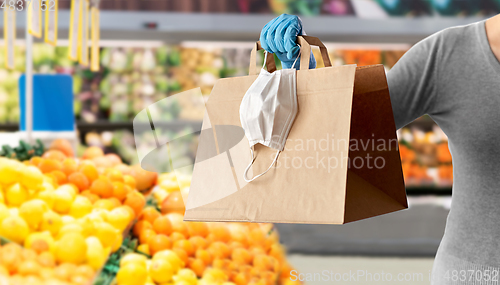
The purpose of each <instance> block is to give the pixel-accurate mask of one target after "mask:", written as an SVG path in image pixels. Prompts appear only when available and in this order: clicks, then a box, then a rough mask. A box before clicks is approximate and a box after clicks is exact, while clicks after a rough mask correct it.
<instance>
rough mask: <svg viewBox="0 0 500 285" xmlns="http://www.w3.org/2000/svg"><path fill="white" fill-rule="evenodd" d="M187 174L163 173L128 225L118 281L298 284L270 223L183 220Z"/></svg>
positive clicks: (122, 284) (150, 284)
mask: <svg viewBox="0 0 500 285" xmlns="http://www.w3.org/2000/svg"><path fill="white" fill-rule="evenodd" d="M189 185H190V176H186V175H175V174H173V173H169V174H162V175H160V176H159V177H158V184H157V185H156V186H155V187H154V188H153V189H152V191H151V196H152V197H151V199H152V201H153V202H152V203H151V204H152V205H150V206H147V207H145V208H144V209H143V210H142V211H141V213H140V214H139V218H138V221H137V223H136V224H135V225H134V227H133V229H132V236H133V237H135V238H136V239H137V240H138V247H137V249H136V251H137V253H129V254H127V255H125V256H124V257H123V258H122V259H121V261H120V269H119V270H118V272H117V275H116V282H117V284H118V285H129V284H130V285H132V284H134V285H142V284H148V285H153V284H186V285H188V284H207V285H208V284H227V285H230V284H237V285H240V284H241V285H242V284H263V285H264V284H296V283H300V282H293V281H291V280H290V276H289V274H290V271H291V270H292V269H291V266H290V264H289V263H288V262H287V261H286V259H285V249H284V247H283V246H282V245H281V244H280V243H279V236H278V233H277V231H276V230H275V229H274V227H273V225H272V224H253V223H201V222H184V221H183V213H184V210H185V209H184V202H183V201H184V200H185V199H186V197H187V195H188V191H189Z"/></svg>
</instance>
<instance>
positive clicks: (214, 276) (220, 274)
mask: <svg viewBox="0 0 500 285" xmlns="http://www.w3.org/2000/svg"><path fill="white" fill-rule="evenodd" d="M203 279H205V280H206V281H208V282H216V283H217V284H218V283H223V282H224V281H226V280H227V275H226V273H224V271H222V270H221V269H218V268H207V269H206V270H205V271H204V272H203Z"/></svg>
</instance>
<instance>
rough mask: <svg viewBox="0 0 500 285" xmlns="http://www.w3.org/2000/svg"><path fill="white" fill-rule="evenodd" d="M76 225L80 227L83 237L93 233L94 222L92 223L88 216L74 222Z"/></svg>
mask: <svg viewBox="0 0 500 285" xmlns="http://www.w3.org/2000/svg"><path fill="white" fill-rule="evenodd" d="M76 223H77V224H79V225H80V226H81V227H82V230H83V231H82V233H83V235H84V236H86V237H88V236H91V235H93V234H94V232H95V222H94V221H92V220H91V219H90V218H89V217H88V216H85V217H83V218H80V219H78V220H76Z"/></svg>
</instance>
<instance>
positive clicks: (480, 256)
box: [260, 14, 500, 285]
mask: <svg viewBox="0 0 500 285" xmlns="http://www.w3.org/2000/svg"><path fill="white" fill-rule="evenodd" d="M302 33H303V29H302V23H301V21H300V19H299V18H298V17H296V16H291V15H285V14H284V15H281V16H279V17H278V18H275V19H273V20H272V21H271V22H269V23H268V24H267V25H266V26H265V27H264V29H263V30H262V33H261V38H260V40H261V43H262V46H263V47H264V49H266V50H267V51H269V52H272V53H276V54H277V55H278V57H279V58H280V60H282V65H283V67H284V68H290V67H291V63H292V62H293V60H294V58H295V57H296V56H297V54H298V50H299V47H297V45H296V44H295V40H296V36H297V35H300V34H302ZM499 58H500V15H499V16H496V17H493V18H491V19H488V20H485V21H480V22H477V23H474V24H470V25H467V26H459V27H453V28H448V29H445V30H443V31H440V32H438V33H436V34H433V35H431V36H429V37H428V38H426V39H424V40H422V41H421V42H419V43H418V44H416V45H415V46H413V47H412V48H411V49H410V50H409V51H408V52H407V53H406V54H405V55H404V56H403V57H402V58H401V59H400V60H399V61H398V63H397V64H396V65H395V66H394V67H393V68H392V69H391V70H390V72H389V73H388V74H387V81H388V84H389V91H390V94H391V102H392V108H393V112H394V119H395V122H396V126H397V128H401V127H403V126H405V125H406V124H408V123H410V122H411V121H413V120H414V119H416V118H418V117H420V116H422V115H424V114H428V115H430V116H431V117H432V119H433V120H434V121H435V122H436V123H437V124H438V125H439V126H440V127H441V128H442V129H443V131H444V132H445V133H446V134H447V135H448V138H449V147H450V151H451V153H452V156H453V171H454V173H453V174H454V175H453V177H454V185H453V198H452V205H451V210H450V213H449V215H448V219H447V223H446V229H445V233H444V236H443V239H442V241H441V244H440V246H439V250H438V252H437V255H436V259H435V261H434V266H433V270H432V284H435V285H441V284H500V282H499V279H500V177H499V176H500V163H499V162H500V161H499V158H500V148H499V146H498V142H499V141H500V130H499V127H498V126H499V123H500V62H499V60H498V59H499ZM314 67H315V62H313V61H311V66H310V68H314Z"/></svg>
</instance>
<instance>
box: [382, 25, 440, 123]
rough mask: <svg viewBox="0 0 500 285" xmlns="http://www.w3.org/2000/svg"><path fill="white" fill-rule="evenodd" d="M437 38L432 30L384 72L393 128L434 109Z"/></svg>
mask: <svg viewBox="0 0 500 285" xmlns="http://www.w3.org/2000/svg"><path fill="white" fill-rule="evenodd" d="M441 37H442V33H436V34H434V35H432V36H430V37H428V38H426V39H424V40H422V41H421V42H419V43H417V44H416V45H414V46H413V47H412V48H411V49H410V50H408V51H407V52H406V53H405V54H404V55H403V56H402V57H401V59H399V61H398V62H397V63H396V65H394V67H393V68H392V69H391V70H390V71H389V72H388V73H387V83H388V85H389V92H390V94H391V104H392V111H393V113H394V121H395V122H396V128H397V129H400V128H402V127H404V126H405V125H407V124H408V123H411V122H412V121H413V120H415V119H417V118H419V117H421V116H423V115H425V114H429V113H432V112H433V110H435V103H434V102H435V100H436V99H435V98H436V96H437V95H438V92H439V88H438V86H439V60H440V58H441V57H440V44H441Z"/></svg>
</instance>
